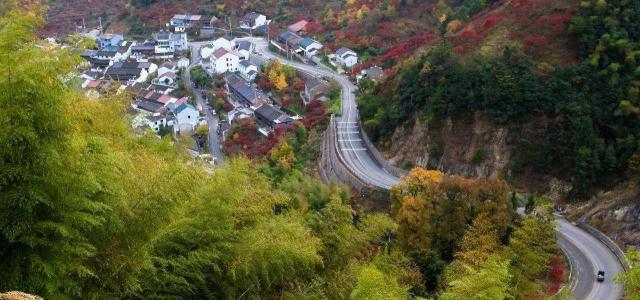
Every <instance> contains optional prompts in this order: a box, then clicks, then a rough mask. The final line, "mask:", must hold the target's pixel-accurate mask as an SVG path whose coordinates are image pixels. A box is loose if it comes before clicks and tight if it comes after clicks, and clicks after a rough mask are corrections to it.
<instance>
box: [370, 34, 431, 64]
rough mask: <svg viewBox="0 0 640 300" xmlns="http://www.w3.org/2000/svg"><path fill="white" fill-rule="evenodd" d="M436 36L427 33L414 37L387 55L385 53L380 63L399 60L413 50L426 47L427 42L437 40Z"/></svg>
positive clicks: (390, 50)
mask: <svg viewBox="0 0 640 300" xmlns="http://www.w3.org/2000/svg"><path fill="white" fill-rule="evenodd" d="M435 37H436V36H435V35H434V34H433V33H431V32H430V33H425V34H422V35H418V36H414V37H412V38H410V39H408V40H407V41H405V42H403V43H400V44H398V45H396V46H394V47H393V48H391V49H389V51H387V53H385V54H384V55H383V56H382V57H380V58H379V59H378V60H379V61H389V60H394V59H397V58H398V57H401V56H403V55H405V54H408V53H410V52H411V51H412V50H415V49H416V48H418V47H420V46H422V45H424V43H426V42H427V41H431V40H433V39H435Z"/></svg>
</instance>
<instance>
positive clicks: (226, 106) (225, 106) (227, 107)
mask: <svg viewBox="0 0 640 300" xmlns="http://www.w3.org/2000/svg"><path fill="white" fill-rule="evenodd" d="M224 110H226V111H227V112H230V111H232V110H233V105H232V104H231V103H229V102H225V103H224Z"/></svg>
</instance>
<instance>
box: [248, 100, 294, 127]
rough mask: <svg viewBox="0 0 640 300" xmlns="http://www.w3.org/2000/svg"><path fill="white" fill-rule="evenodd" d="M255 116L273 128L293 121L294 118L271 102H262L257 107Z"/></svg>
mask: <svg viewBox="0 0 640 300" xmlns="http://www.w3.org/2000/svg"><path fill="white" fill-rule="evenodd" d="M255 116H256V118H257V119H258V120H259V121H260V122H262V123H263V124H265V125H266V126H269V127H270V128H272V129H275V128H277V127H278V126H280V125H288V124H291V123H292V122H293V118H291V117H290V116H289V115H287V114H286V113H284V112H283V111H281V110H280V109H278V108H277V107H275V106H273V105H271V104H262V105H261V106H260V107H258V108H256V109H255Z"/></svg>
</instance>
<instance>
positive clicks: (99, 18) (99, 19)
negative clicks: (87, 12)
mask: <svg viewBox="0 0 640 300" xmlns="http://www.w3.org/2000/svg"><path fill="white" fill-rule="evenodd" d="M98 22H100V35H102V16H100V17H98Z"/></svg>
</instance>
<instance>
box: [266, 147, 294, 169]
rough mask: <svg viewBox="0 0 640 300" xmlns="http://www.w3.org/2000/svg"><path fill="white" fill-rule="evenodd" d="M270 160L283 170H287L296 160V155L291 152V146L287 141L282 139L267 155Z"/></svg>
mask: <svg viewBox="0 0 640 300" xmlns="http://www.w3.org/2000/svg"><path fill="white" fill-rule="evenodd" d="M269 158H270V159H271V161H272V162H274V163H275V164H276V166H278V168H280V169H282V170H283V171H289V170H291V168H293V164H294V163H295V162H296V156H295V154H294V153H293V147H291V145H289V143H287V142H285V141H282V142H280V143H279V144H278V145H277V146H276V147H275V148H274V149H273V150H271V155H270V156H269Z"/></svg>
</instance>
